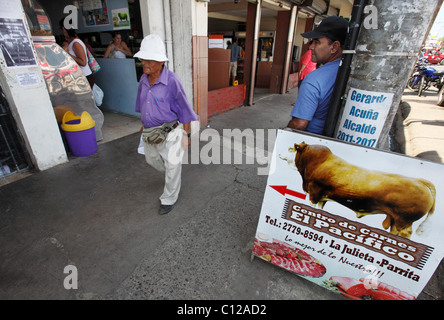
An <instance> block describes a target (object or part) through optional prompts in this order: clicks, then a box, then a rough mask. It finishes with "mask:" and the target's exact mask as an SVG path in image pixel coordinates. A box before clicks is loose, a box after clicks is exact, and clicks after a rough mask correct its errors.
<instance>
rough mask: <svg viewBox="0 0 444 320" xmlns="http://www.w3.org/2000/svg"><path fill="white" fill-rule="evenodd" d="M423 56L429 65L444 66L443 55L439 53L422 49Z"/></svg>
mask: <svg viewBox="0 0 444 320" xmlns="http://www.w3.org/2000/svg"><path fill="white" fill-rule="evenodd" d="M423 54H424V57H426V58H427V60H428V61H429V62H430V63H433V64H438V63H439V64H440V65H444V54H442V53H441V52H440V51H438V50H436V49H433V48H432V49H429V48H427V49H424V51H423Z"/></svg>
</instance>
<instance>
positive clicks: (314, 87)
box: [287, 16, 348, 134]
mask: <svg viewBox="0 0 444 320" xmlns="http://www.w3.org/2000/svg"><path fill="white" fill-rule="evenodd" d="M347 33H348V21H347V20H345V19H344V18H342V17H337V16H331V17H328V18H325V19H324V20H322V21H321V23H320V24H319V25H318V26H317V27H316V28H315V29H314V30H313V31H309V32H305V33H302V34H301V35H302V36H303V37H304V38H308V39H311V40H310V47H309V49H310V50H311V60H312V61H313V62H314V63H317V64H318V65H322V66H321V67H319V68H318V69H316V70H314V71H312V72H310V73H309V74H308V75H307V77H306V78H305V79H304V81H303V82H302V85H301V87H300V89H299V93H298V97H297V99H296V103H295V104H294V107H293V110H292V111H291V116H292V119H291V120H290V122H289V123H288V125H287V127H288V128H292V129H298V130H303V131H307V132H311V133H316V134H322V133H323V130H324V124H325V120H326V118H327V114H328V108H329V106H330V100H331V97H332V95H333V88H334V86H335V82H336V75H337V73H338V69H339V64H340V62H341V57H342V50H343V46H344V43H345V38H346V37H347Z"/></svg>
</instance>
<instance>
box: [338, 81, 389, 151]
mask: <svg viewBox="0 0 444 320" xmlns="http://www.w3.org/2000/svg"><path fill="white" fill-rule="evenodd" d="M393 96H394V94H393V93H386V92H376V91H367V90H361V89H355V88H350V91H349V94H348V95H347V100H346V102H345V106H344V112H343V114H342V118H341V120H340V122H339V129H338V134H337V137H336V138H337V139H339V140H342V141H345V142H351V143H355V144H358V145H362V146H364V147H375V146H376V142H377V141H378V139H379V136H380V135H381V131H382V128H383V127H384V124H385V121H386V120H387V114H388V112H389V110H390V106H391V104H392V101H393Z"/></svg>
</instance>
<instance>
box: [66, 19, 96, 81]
mask: <svg viewBox="0 0 444 320" xmlns="http://www.w3.org/2000/svg"><path fill="white" fill-rule="evenodd" d="M60 27H61V28H62V32H63V36H64V37H65V40H66V41H67V42H68V47H64V49H65V51H66V52H68V54H69V55H70V56H71V57H72V58H73V59H74V60H75V62H77V64H78V65H79V66H80V69H81V70H82V72H83V74H84V75H85V77H86V79H88V82H89V85H90V87H91V89H92V88H93V87H94V75H93V73H92V71H91V69H90V67H89V65H88V55H87V54H86V46H85V44H84V43H83V41H82V40H80V38H79V36H78V35H77V33H76V31H75V30H74V29H69V30H68V29H65V27H64V26H63V19H62V20H61V21H60Z"/></svg>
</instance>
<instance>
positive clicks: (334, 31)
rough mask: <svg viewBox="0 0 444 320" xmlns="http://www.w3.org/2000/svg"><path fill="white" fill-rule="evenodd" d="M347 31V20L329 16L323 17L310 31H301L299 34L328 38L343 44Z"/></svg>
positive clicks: (314, 37) (315, 37)
mask: <svg viewBox="0 0 444 320" xmlns="http://www.w3.org/2000/svg"><path fill="white" fill-rule="evenodd" d="M347 33H348V21H347V20H345V19H344V18H342V17H337V16H330V17H327V18H325V19H324V20H322V21H321V23H319V25H318V26H317V27H316V28H315V29H314V30H312V31H309V32H305V33H302V34H301V36H303V37H304V38H309V39H319V38H322V37H327V38H330V39H331V40H333V41H339V42H340V43H341V44H344V42H345V38H346V37H347Z"/></svg>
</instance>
